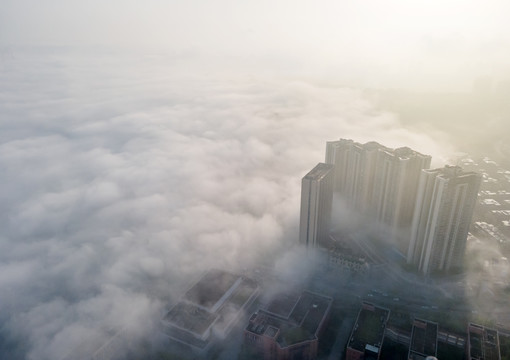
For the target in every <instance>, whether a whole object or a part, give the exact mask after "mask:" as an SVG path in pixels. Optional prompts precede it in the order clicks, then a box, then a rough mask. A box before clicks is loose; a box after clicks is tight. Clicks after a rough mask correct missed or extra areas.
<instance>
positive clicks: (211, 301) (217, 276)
mask: <svg viewBox="0 0 510 360" xmlns="http://www.w3.org/2000/svg"><path fill="white" fill-rule="evenodd" d="M239 279H240V276H239V275H234V274H231V273H229V272H226V271H221V270H210V271H209V272H207V273H206V274H205V275H204V276H203V277H202V278H201V279H200V280H199V281H198V282H197V283H196V284H195V285H193V287H192V288H191V289H189V290H188V291H187V292H186V294H185V295H184V299H185V300H187V301H189V302H191V303H193V304H196V305H199V306H202V307H204V308H206V309H209V310H211V309H212V308H213V307H214V306H215V305H216V304H217V303H218V301H219V300H220V299H221V298H222V297H223V295H224V294H225V293H226V292H227V291H228V290H229V289H230V288H232V286H234V284H235V283H236V282H237V281H238V280H239Z"/></svg>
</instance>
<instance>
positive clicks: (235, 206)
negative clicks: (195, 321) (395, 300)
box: [0, 49, 455, 359]
mask: <svg viewBox="0 0 510 360" xmlns="http://www.w3.org/2000/svg"><path fill="white" fill-rule="evenodd" d="M200 69H201V70H200V71H197V72H196V73H194V72H193V71H192V70H193V69H192V68H189V67H187V65H186V60H183V59H182V58H179V57H173V56H167V55H164V54H158V55H147V54H141V55H140V54H135V55H133V54H126V53H116V54H113V53H109V54H105V53H94V54H92V53H84V52H76V51H70V50H66V49H49V50H48V49H47V50H44V51H42V50H39V51H26V50H23V51H20V52H18V53H16V54H15V55H14V56H13V57H12V59H9V60H8V61H5V62H3V64H2V67H0V83H1V84H2V87H1V89H2V90H0V116H1V118H2V120H1V121H0V177H1V179H2V184H3V185H2V186H1V187H0V204H1V206H0V214H1V216H0V228H1V229H2V230H1V232H0V294H1V304H2V305H1V307H0V339H1V340H0V347H1V348H0V354H2V355H0V358H3V359H11V358H15V357H21V358H27V359H61V358H63V357H65V356H67V355H68V354H69V353H70V352H71V351H73V349H75V348H77V347H79V346H80V345H81V344H83V343H84V342H87V341H91V342H92V343H99V344H101V342H100V340H97V339H101V338H102V337H103V340H104V338H107V337H108V336H109V334H111V332H112V331H113V330H112V329H127V330H126V331H127V332H128V333H129V334H130V336H134V337H141V336H145V335H146V334H147V332H149V331H152V330H151V329H153V324H154V323H155V322H157V321H158V320H159V319H160V318H161V316H162V314H163V313H164V309H165V306H166V304H168V303H169V302H171V301H175V300H176V299H177V298H179V296H181V294H182V293H183V291H184V290H185V289H186V287H187V286H189V285H190V284H191V283H192V282H193V281H195V280H196V279H197V277H198V276H199V275H200V273H202V272H203V271H205V270H207V269H208V268H210V267H216V268H225V269H231V270H234V271H235V270H240V269H244V268H250V267H254V266H256V265H257V264H259V263H260V262H262V261H263V262H264V263H265V264H272V263H274V262H275V261H276V260H278V262H277V267H278V268H279V269H280V268H281V269H280V270H281V273H282V274H283V275H285V276H292V274H295V272H293V271H288V268H289V267H293V266H297V265H298V264H295V261H293V260H292V259H293V258H294V257H295V255H293V254H286V252H287V251H288V249H290V248H291V247H293V246H294V244H296V243H297V233H298V230H297V229H298V221H299V219H298V216H299V206H300V198H299V197H300V186H301V178H302V176H303V175H304V174H305V173H306V172H307V171H309V170H310V169H311V168H312V167H313V166H315V165H316V163H317V162H320V161H323V160H324V149H325V142H326V141H327V140H334V139H337V138H340V137H342V138H352V139H354V140H356V141H359V142H366V141H372V140H375V141H379V142H381V143H382V144H384V145H386V146H389V147H398V146H409V147H411V148H413V149H415V150H417V151H420V152H422V153H426V154H430V155H432V156H433V158H435V159H439V160H438V161H439V162H440V163H441V162H442V160H441V159H443V158H445V157H448V156H449V154H451V153H453V152H454V151H455V149H454V148H453V147H452V146H451V143H452V142H451V141H450V140H449V136H448V135H447V134H441V136H434V137H431V136H428V135H427V134H424V133H418V132H412V131H409V130H408V129H406V128H404V127H403V126H402V125H401V124H400V123H399V121H398V117H397V116H396V115H394V114H392V113H389V112H381V111H379V110H377V109H376V107H374V105H373V104H372V103H371V102H370V101H368V100H367V99H366V98H365V97H364V96H363V94H362V92H361V91H358V90H355V89H348V88H341V87H333V86H328V87H325V86H319V85H316V84H314V83H311V82H303V81H296V80H293V79H289V78H287V79H281V78H275V77H270V76H267V77H254V76H252V75H251V74H249V73H247V74H242V75H239V74H236V75H235V76H230V75H228V73H227V72H216V73H209V74H208V68H207V64H204V66H203V68H200ZM296 256H297V255H296ZM285 270H287V271H285Z"/></svg>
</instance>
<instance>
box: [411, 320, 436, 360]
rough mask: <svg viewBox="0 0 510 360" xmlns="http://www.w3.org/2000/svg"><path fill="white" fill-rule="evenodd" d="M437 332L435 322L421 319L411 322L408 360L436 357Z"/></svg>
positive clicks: (423, 359)
mask: <svg viewBox="0 0 510 360" xmlns="http://www.w3.org/2000/svg"><path fill="white" fill-rule="evenodd" d="M437 330H438V325H437V323H435V322H431V321H427V320H421V319H415V320H414V321H413V329H412V331H411V344H410V346H409V356H408V359H409V360H425V359H427V357H429V356H434V357H435V356H437Z"/></svg>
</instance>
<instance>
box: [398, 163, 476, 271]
mask: <svg viewBox="0 0 510 360" xmlns="http://www.w3.org/2000/svg"><path fill="white" fill-rule="evenodd" d="M480 182H481V176H480V175H479V174H477V173H474V172H464V171H463V170H462V169H461V168H460V167H458V166H446V167H444V168H441V169H434V170H422V173H421V177H420V183H419V187H418V197H417V201H416V207H415V211H414V217H413V222H412V229H411V242H410V244H409V249H408V253H407V262H408V263H409V264H414V265H416V266H417V267H418V270H419V271H420V272H421V273H423V274H430V273H432V272H445V271H449V270H451V269H454V268H458V267H460V266H461V265H462V261H463V258H464V252H465V249H466V240H467V235H468V231H469V225H470V224H471V218H472V216H473V209H474V207H475V204H476V200H477V196H478V190H479V188H480Z"/></svg>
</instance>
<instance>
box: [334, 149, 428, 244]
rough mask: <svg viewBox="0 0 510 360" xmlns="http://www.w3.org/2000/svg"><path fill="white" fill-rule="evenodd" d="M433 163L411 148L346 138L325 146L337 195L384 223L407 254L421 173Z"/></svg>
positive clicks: (426, 156) (353, 206) (354, 207)
mask: <svg viewBox="0 0 510 360" xmlns="http://www.w3.org/2000/svg"><path fill="white" fill-rule="evenodd" d="M430 160H431V158H430V156H428V155H423V154H420V153H419V152H416V151H414V150H412V149H410V148H408V147H402V148H398V149H390V148H387V147H385V146H383V145H380V144H378V143H377V142H368V143H366V144H360V143H357V142H354V141H352V140H347V139H340V140H338V141H328V142H327V143H326V163H328V164H332V165H334V167H335V168H334V174H335V180H334V181H335V185H334V189H335V192H337V193H338V194H339V195H340V196H341V197H342V198H343V199H344V200H345V201H346V203H347V204H348V205H350V206H352V208H353V209H356V210H358V211H360V212H362V213H365V214H368V215H370V216H371V217H372V218H374V219H376V221H377V222H378V223H379V224H384V225H385V227H386V228H387V229H388V230H389V233H390V234H391V235H392V236H393V237H394V238H395V241H396V244H397V247H398V248H399V249H400V250H401V251H402V253H404V254H405V253H406V252H407V246H408V239H409V231H410V228H411V223H412V216H413V210H414V206H415V201H416V192H417V189H418V183H419V178H420V173H421V170H422V169H427V168H428V167H429V166H430Z"/></svg>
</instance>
